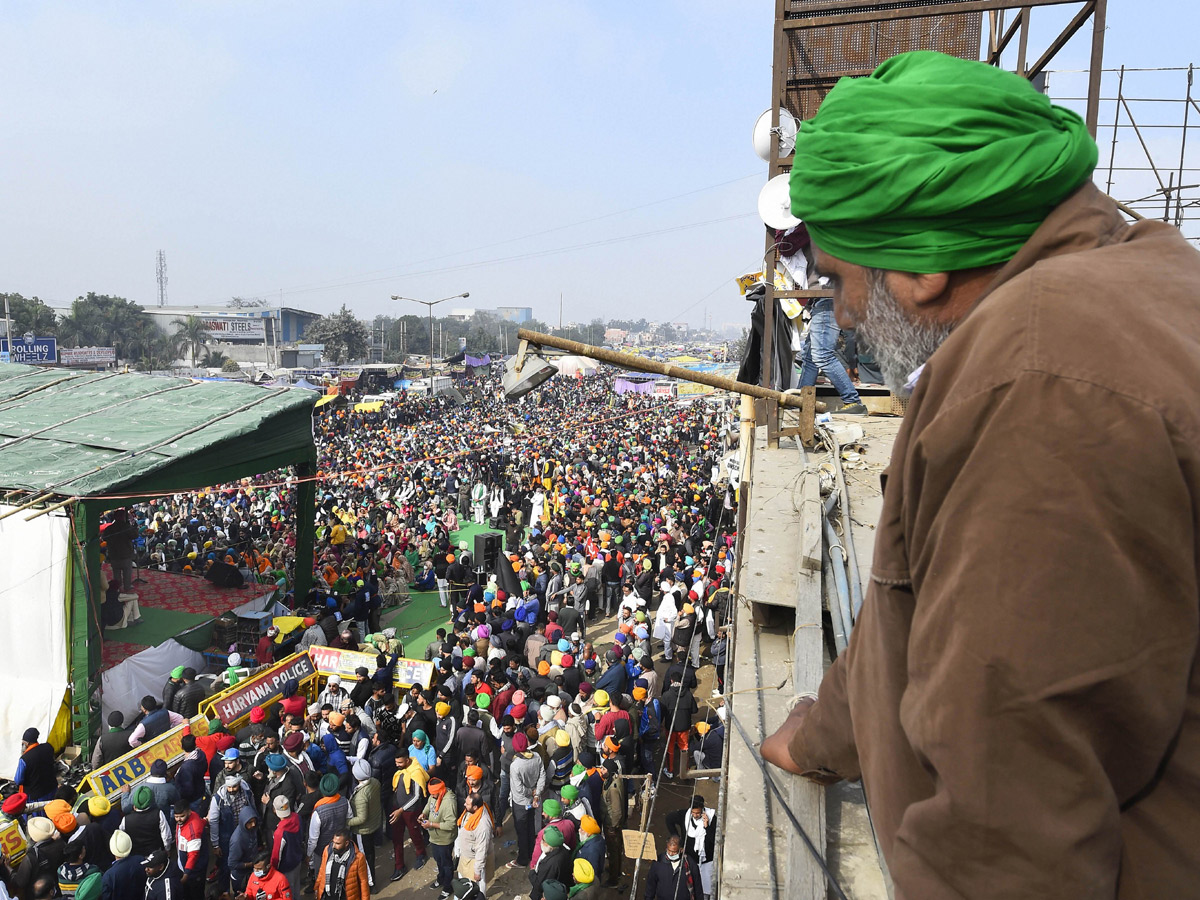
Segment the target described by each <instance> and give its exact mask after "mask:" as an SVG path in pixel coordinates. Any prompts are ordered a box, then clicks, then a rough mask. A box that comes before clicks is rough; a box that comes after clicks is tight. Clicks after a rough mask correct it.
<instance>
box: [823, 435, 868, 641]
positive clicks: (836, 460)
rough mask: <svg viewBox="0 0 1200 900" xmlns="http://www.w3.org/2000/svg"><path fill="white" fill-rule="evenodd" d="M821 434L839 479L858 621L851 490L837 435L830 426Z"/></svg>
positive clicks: (853, 605)
mask: <svg viewBox="0 0 1200 900" xmlns="http://www.w3.org/2000/svg"><path fill="white" fill-rule="evenodd" d="M821 435H822V437H824V439H825V442H826V444H827V445H828V446H829V447H830V448H831V450H832V454H831V455H832V457H833V474H834V478H835V479H836V481H837V489H838V497H839V500H838V504H839V505H840V506H841V521H842V546H843V553H844V554H845V556H846V568H847V570H848V572H849V577H850V600H851V611H852V613H853V614H854V621H856V622H857V621H858V613H859V611H860V610H861V609H862V605H863V592H862V579H861V578H860V577H859V574H858V554H857V553H855V552H854V532H853V531H851V527H852V523H851V521H850V491H849V489H847V487H846V476H845V473H844V472H843V471H842V448H841V446H840V445H839V444H838V440H837V436H836V435H835V434H834V433H833V432H832V431H830V430H829V429H828V428H822V429H821Z"/></svg>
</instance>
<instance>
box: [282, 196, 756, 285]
mask: <svg viewBox="0 0 1200 900" xmlns="http://www.w3.org/2000/svg"><path fill="white" fill-rule="evenodd" d="M757 216H758V213H738V214H736V215H732V216H722V217H720V218H717V219H706V220H704V221H702V222H689V223H687V224H685V225H672V226H669V227H667V228H658V229H655V230H653V231H640V232H637V233H635V234H625V235H618V236H617V237H611V238H603V239H601V240H595V241H587V242H585V243H582V244H568V245H566V246H563V247H552V248H549V249H545V250H531V251H529V252H528V253H518V254H514V255H513V256H497V257H493V258H492V259H482V260H476V261H475V262H467V263H459V264H458V265H453V266H443V267H441V268H437V269H423V270H417V271H411V272H400V273H398V274H396V275H384V276H380V277H378V278H367V279H363V280H361V281H347V282H345V283H344V284H339V285H334V286H332V287H323V288H302V289H298V290H294V291H291V293H292V294H309V293H319V292H321V291H329V290H335V289H337V288H343V287H360V286H362V285H367V284H381V283H384V282H389V281H395V280H396V279H399V278H420V277H423V276H426V275H442V274H446V273H448V272H465V271H467V270H469V269H478V268H481V267H483V266H491V265H497V264H499V263H507V262H520V261H523V260H528V259H542V258H543V257H547V256H556V255H558V254H560V253H574V252H575V251H577V250H590V249H591V248H593V247H607V246H610V245H612V244H623V243H626V242H628V241H636V240H640V239H641V238H645V237H657V236H659V235H664V234H675V233H677V232H680V231H690V230H692V229H694V228H704V227H706V226H708V225H720V224H722V223H725V222H736V221H738V220H740V219H752V218H757Z"/></svg>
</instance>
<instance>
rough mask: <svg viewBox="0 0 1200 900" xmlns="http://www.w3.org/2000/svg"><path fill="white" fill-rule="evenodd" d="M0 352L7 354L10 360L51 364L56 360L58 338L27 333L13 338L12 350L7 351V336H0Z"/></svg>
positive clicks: (28, 363)
mask: <svg viewBox="0 0 1200 900" xmlns="http://www.w3.org/2000/svg"><path fill="white" fill-rule="evenodd" d="M0 353H6V354H8V359H9V361H11V362H15V363H22V364H24V365H29V366H32V365H41V366H47V365H49V366H52V365H54V364H55V363H56V362H58V339H57V338H52V337H35V336H34V335H32V334H27V335H25V336H24V337H17V338H16V339H15V340H13V342H12V352H11V353H9V347H8V338H0Z"/></svg>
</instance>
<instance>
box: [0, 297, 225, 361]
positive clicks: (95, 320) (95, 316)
mask: <svg viewBox="0 0 1200 900" xmlns="http://www.w3.org/2000/svg"><path fill="white" fill-rule="evenodd" d="M5 300H7V302H8V311H9V318H10V320H11V322H12V333H13V334H14V335H21V334H25V333H26V332H32V333H33V334H35V335H38V336H39V337H53V338H56V339H57V340H58V343H59V346H62V347H115V348H116V351H117V357H118V358H119V359H124V360H128V361H129V362H130V363H132V364H133V365H134V366H136V367H137V368H139V369H142V370H145V371H149V370H151V369H169V368H171V367H172V366H173V365H174V364H175V361H176V360H177V359H184V358H190V359H191V363H192V366H193V368H194V367H196V366H197V365H202V366H205V367H208V368H223V369H225V370H226V371H236V370H237V363H235V362H233V360H230V359H228V358H227V357H226V356H225V354H223V353H221V352H220V351H219V350H214V349H208V348H206V346H205V345H206V344H207V343H208V342H209V334H208V332H207V330H206V329H205V326H204V321H203V320H202V319H200V318H198V317H196V316H186V317H185V318H184V319H182V320H180V321H179V322H177V323H176V324H175V331H174V333H171V334H165V333H163V331H162V330H161V329H159V327H158V326H157V325H155V323H154V320H153V318H152V317H151V316H149V315H148V314H147V313H146V311H145V310H143V309H142V308H141V307H140V306H138V305H137V304H136V303H134V302H133V301H132V300H126V299H125V298H124V297H114V296H111V295H109V294H96V293H93V292H91V291H89V292H88V293H87V294H85V295H84V296H82V297H77V298H76V299H75V300H74V302H73V303H72V304H71V311H70V312H69V313H67V314H66V315H59V314H58V313H56V312H55V311H54V310H53V309H51V308H50V307H49V306H47V305H46V303H45V302H44V301H42V300H41V299H40V298H38V297H24V296H22V295H21V294H0V302H3V301H5Z"/></svg>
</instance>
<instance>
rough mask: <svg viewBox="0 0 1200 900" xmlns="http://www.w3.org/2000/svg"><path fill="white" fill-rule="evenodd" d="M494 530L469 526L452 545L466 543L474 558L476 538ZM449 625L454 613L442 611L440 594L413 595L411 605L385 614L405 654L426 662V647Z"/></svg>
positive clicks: (454, 537)
mask: <svg viewBox="0 0 1200 900" xmlns="http://www.w3.org/2000/svg"><path fill="white" fill-rule="evenodd" d="M491 530H492V529H490V528H488V527H487V525H486V524H483V525H476V524H475V523H474V522H469V523H468V524H467V526H466V527H465V528H461V529H459V530H458V531H456V532H454V534H453V535H451V539H450V542H451V544H452V545H453V547H454V548H455V549H456V550H457V548H458V542H459V541H466V542H467V547H468V548H469V549H470V550H471V553H472V554H473V553H474V552H475V535H477V534H479V533H480V532H482V531H491ZM449 621H450V611H449V610H447V609H443V608H442V605H441V602H440V601H439V600H438V592H437V591H413V592H412V602H411V603H409V604H407V605H406V606H404V607H402V608H401V609H399V610H392V611H390V612H385V613H384V614H383V627H384V628H395V629H396V636H397V637H399V638H400V640H401V641H403V642H404V652H405V653H406V654H407V655H408V656H409V657H410V658H413V659H423V658H424V656H425V647H426V645H427V644H428V643H429V642H430V641H432V640H433V639H434V637H435V636H436V634H437V630H438V629H439V628H445V627H446V626H447V624H448V623H449Z"/></svg>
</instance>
